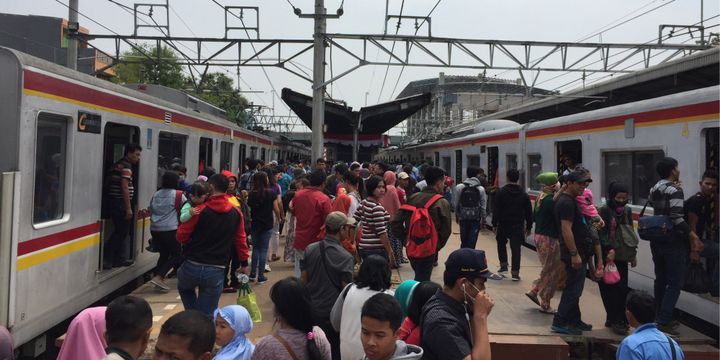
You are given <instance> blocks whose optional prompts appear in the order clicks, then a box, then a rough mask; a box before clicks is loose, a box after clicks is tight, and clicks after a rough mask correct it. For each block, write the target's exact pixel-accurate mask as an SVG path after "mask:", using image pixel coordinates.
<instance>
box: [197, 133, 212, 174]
mask: <svg viewBox="0 0 720 360" xmlns="http://www.w3.org/2000/svg"><path fill="white" fill-rule="evenodd" d="M198 159H199V160H198V174H202V172H203V170H205V168H206V167H212V166H213V140H212V139H208V138H204V137H201V138H200V152H199V154H198Z"/></svg>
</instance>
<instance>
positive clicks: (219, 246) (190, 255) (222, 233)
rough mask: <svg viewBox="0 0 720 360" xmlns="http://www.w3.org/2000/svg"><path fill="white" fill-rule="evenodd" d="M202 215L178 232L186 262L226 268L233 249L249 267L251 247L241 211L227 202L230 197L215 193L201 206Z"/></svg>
mask: <svg viewBox="0 0 720 360" xmlns="http://www.w3.org/2000/svg"><path fill="white" fill-rule="evenodd" d="M198 210H199V211H200V213H199V214H198V215H197V216H193V217H191V218H190V220H188V221H187V222H185V223H182V224H180V227H178V230H177V235H176V236H177V240H178V242H180V244H182V245H183V256H184V257H185V259H187V260H190V261H194V262H196V263H200V264H207V265H216V266H225V264H226V263H227V261H228V259H230V254H231V251H232V249H233V247H234V248H235V251H236V253H237V256H238V257H239V258H240V264H241V265H242V266H247V264H248V245H247V239H246V238H245V226H244V225H243V217H242V213H241V212H240V209H238V208H237V207H234V206H232V205H231V204H230V202H229V201H228V195H227V194H216V195H212V196H210V198H208V200H207V201H206V202H205V203H204V204H201V205H198Z"/></svg>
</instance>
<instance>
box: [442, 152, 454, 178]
mask: <svg viewBox="0 0 720 360" xmlns="http://www.w3.org/2000/svg"><path fill="white" fill-rule="evenodd" d="M442 169H443V170H445V173H446V174H448V176H449V175H450V170H452V169H451V168H450V157H449V156H443V157H442Z"/></svg>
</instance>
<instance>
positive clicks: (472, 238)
mask: <svg viewBox="0 0 720 360" xmlns="http://www.w3.org/2000/svg"><path fill="white" fill-rule="evenodd" d="M479 232H480V221H476V220H460V247H461V248H470V249H474V248H475V246H476V245H477V238H478V233H479ZM506 256H507V255H506Z"/></svg>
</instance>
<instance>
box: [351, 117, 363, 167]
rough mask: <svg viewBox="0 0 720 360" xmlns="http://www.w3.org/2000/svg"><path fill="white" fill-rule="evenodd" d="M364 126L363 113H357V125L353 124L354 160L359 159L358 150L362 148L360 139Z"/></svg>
mask: <svg viewBox="0 0 720 360" xmlns="http://www.w3.org/2000/svg"><path fill="white" fill-rule="evenodd" d="M361 126H362V113H361V112H360V113H358V114H357V122H356V123H355V126H353V154H352V156H353V161H359V160H358V152H359V150H360V140H359V139H358V138H359V137H360V127H361Z"/></svg>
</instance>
